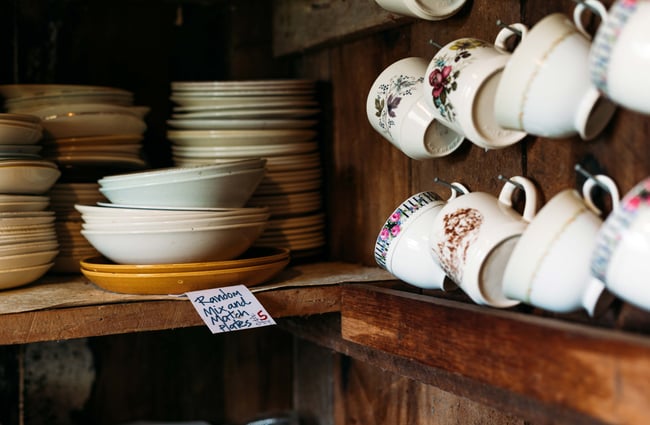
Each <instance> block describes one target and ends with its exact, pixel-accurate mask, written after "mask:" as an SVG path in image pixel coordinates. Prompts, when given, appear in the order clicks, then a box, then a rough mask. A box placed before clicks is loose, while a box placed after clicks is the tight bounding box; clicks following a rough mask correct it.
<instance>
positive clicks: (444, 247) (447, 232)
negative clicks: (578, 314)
mask: <svg viewBox="0 0 650 425" xmlns="http://www.w3.org/2000/svg"><path fill="white" fill-rule="evenodd" d="M518 187H521V189H523V191H524V195H525V206H524V211H523V214H519V213H518V212H517V211H516V210H515V209H514V208H512V199H513V195H514V192H515V190H516V189H517V188H518ZM536 212H537V189H536V188H535V186H534V185H533V183H532V182H531V181H530V180H528V179H526V178H524V177H520V176H516V177H513V178H512V179H511V180H510V181H508V182H506V183H505V185H504V186H503V188H502V189H501V192H500V194H499V197H498V198H497V197H495V196H493V195H491V194H489V193H485V192H471V193H468V194H466V195H463V196H459V197H458V198H456V199H452V200H450V201H449V202H448V203H447V204H446V205H445V206H444V207H443V208H442V209H441V210H440V212H439V213H438V214H437V216H436V218H435V220H434V221H433V225H432V227H431V235H430V237H429V244H430V248H431V254H432V256H433V257H434V259H435V260H436V261H437V262H438V263H439V264H440V266H441V267H442V269H443V270H444V271H445V272H446V274H447V276H449V278H450V279H451V280H452V281H454V282H455V283H456V284H457V285H458V286H460V288H461V289H462V290H463V291H464V292H465V293H466V294H467V295H468V296H469V297H470V298H471V299H472V300H473V301H474V302H476V303H477V304H484V305H489V306H492V307H501V308H504V307H512V306H514V305H516V304H518V303H519V301H518V300H515V299H510V298H508V297H506V296H505V295H504V294H503V290H502V276H503V271H504V269H505V266H506V262H507V261H508V258H509V256H510V253H511V252H512V249H513V248H514V244H515V243H516V241H517V239H518V238H519V236H520V235H521V234H522V233H523V232H524V230H525V229H526V227H527V226H528V223H529V222H530V221H531V220H532V219H533V217H534V216H535V213H536Z"/></svg>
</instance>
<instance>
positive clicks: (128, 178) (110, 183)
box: [97, 158, 266, 188]
mask: <svg viewBox="0 0 650 425" xmlns="http://www.w3.org/2000/svg"><path fill="white" fill-rule="evenodd" d="M265 164H266V160H265V159H263V158H251V159H240V160H232V161H228V162H224V163H220V164H211V165H203V166H197V167H169V168H160V169H157V170H149V171H138V172H133V173H123V174H116V175H112V176H106V177H104V178H102V179H99V180H98V181H97V183H99V184H100V185H101V186H102V187H109V188H113V187H120V186H133V185H141V184H148V183H167V182H174V181H178V180H185V179H188V178H200V177H205V176H211V175H215V174H223V173H229V172H233V171H240V170H249V169H259V168H264V165H265Z"/></svg>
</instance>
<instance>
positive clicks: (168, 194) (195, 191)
mask: <svg viewBox="0 0 650 425" xmlns="http://www.w3.org/2000/svg"><path fill="white" fill-rule="evenodd" d="M265 172H266V170H265V169H264V168H253V169H248V170H240V171H234V172H225V173H218V174H212V175H207V176H203V175H200V176H194V177H187V178H183V179H174V180H171V181H163V182H156V181H154V182H149V183H144V184H134V185H129V186H126V185H124V186H119V187H113V186H110V187H104V186H102V187H100V188H99V191H100V192H101V193H102V194H103V195H104V196H106V198H108V200H110V201H111V202H112V203H114V204H127V205H144V206H151V207H158V206H160V207H191V208H197V207H198V208H240V207H243V206H244V205H245V204H246V202H248V200H249V198H250V197H251V195H252V194H253V192H254V191H255V189H256V188H257V186H258V185H259V183H260V182H261V181H262V179H263V178H264V174H265Z"/></svg>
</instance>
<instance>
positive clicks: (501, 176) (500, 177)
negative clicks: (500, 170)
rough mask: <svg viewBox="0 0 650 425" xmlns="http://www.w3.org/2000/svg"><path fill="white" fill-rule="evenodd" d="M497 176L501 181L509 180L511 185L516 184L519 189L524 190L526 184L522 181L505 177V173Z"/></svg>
mask: <svg viewBox="0 0 650 425" xmlns="http://www.w3.org/2000/svg"><path fill="white" fill-rule="evenodd" d="M497 178H498V179H499V180H501V181H504V182H508V183H510V184H511V185H513V186H516V187H517V189H520V190H524V186H523V185H522V184H521V183H517V182H516V181H514V180H511V179H509V178H507V177H505V176H504V175H503V174H499V176H498V177H497Z"/></svg>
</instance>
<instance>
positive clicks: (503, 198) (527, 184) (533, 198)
mask: <svg viewBox="0 0 650 425" xmlns="http://www.w3.org/2000/svg"><path fill="white" fill-rule="evenodd" d="M519 188H521V189H523V191H524V195H525V198H526V199H525V204H524V212H523V214H522V216H523V218H524V220H526V221H528V222H530V221H532V220H533V218H534V217H535V214H537V188H536V187H535V185H534V184H533V182H532V181H530V180H528V179H527V178H526V177H521V176H513V177H510V179H509V181H506V184H505V185H504V186H503V188H502V189H501V193H499V202H501V203H503V204H505V205H507V206H509V207H512V195H513V194H514V192H515V189H519Z"/></svg>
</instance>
